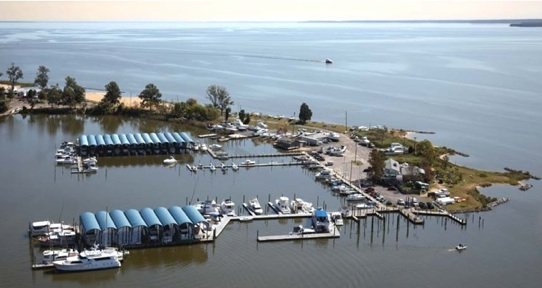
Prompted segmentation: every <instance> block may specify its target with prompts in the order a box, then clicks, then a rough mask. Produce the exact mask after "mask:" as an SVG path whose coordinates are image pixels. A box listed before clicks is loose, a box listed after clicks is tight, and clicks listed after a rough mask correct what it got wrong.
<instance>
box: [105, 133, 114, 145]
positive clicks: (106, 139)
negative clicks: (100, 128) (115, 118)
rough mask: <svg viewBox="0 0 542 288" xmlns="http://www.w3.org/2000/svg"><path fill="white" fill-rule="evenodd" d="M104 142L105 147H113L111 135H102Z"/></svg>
mask: <svg viewBox="0 0 542 288" xmlns="http://www.w3.org/2000/svg"><path fill="white" fill-rule="evenodd" d="M104 141H105V145H107V146H112V145H113V139H111V135H109V134H105V135H104Z"/></svg>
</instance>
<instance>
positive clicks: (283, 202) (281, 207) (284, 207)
mask: <svg viewBox="0 0 542 288" xmlns="http://www.w3.org/2000/svg"><path fill="white" fill-rule="evenodd" d="M275 208H276V209H277V211H278V212H280V213H282V214H290V213H292V210H290V199H289V198H288V197H286V196H281V197H280V198H279V199H277V200H275Z"/></svg>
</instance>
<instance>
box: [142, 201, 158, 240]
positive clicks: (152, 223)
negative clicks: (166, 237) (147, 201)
mask: <svg viewBox="0 0 542 288" xmlns="http://www.w3.org/2000/svg"><path fill="white" fill-rule="evenodd" d="M139 213H140V214H141V217H143V220H145V223H147V229H148V231H149V239H150V240H151V242H154V241H159V240H160V234H161V233H160V232H161V230H162V223H161V222H160V219H158V216H156V214H155V213H154V211H153V210H152V209H151V208H148V207H146V208H143V209H141V210H140V211H139Z"/></svg>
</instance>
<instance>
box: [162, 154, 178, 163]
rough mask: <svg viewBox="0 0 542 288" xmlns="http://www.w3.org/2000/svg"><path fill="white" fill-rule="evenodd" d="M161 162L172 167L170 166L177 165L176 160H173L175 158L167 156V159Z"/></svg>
mask: <svg viewBox="0 0 542 288" xmlns="http://www.w3.org/2000/svg"><path fill="white" fill-rule="evenodd" d="M162 162H163V163H164V164H166V165H172V164H177V159H175V157H173V156H169V158H167V159H164V161H162Z"/></svg>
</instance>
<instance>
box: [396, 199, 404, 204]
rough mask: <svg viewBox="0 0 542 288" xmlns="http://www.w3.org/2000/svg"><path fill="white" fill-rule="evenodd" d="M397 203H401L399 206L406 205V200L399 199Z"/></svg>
mask: <svg viewBox="0 0 542 288" xmlns="http://www.w3.org/2000/svg"><path fill="white" fill-rule="evenodd" d="M397 205H399V206H405V200H403V199H397Z"/></svg>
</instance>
